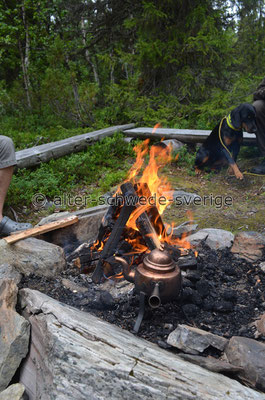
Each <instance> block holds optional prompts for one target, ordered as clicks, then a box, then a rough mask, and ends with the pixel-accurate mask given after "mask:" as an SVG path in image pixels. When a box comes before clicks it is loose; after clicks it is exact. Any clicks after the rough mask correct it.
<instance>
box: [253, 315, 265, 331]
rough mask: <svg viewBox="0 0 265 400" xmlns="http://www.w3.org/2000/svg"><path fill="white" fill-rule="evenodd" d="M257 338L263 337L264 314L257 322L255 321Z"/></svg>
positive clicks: (264, 329) (264, 328) (264, 326)
mask: <svg viewBox="0 0 265 400" xmlns="http://www.w3.org/2000/svg"><path fill="white" fill-rule="evenodd" d="M255 326H256V328H257V331H258V334H259V336H265V314H262V315H261V316H260V317H259V319H257V321H255Z"/></svg>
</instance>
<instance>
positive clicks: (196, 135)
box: [123, 128, 256, 146]
mask: <svg viewBox="0 0 265 400" xmlns="http://www.w3.org/2000/svg"><path fill="white" fill-rule="evenodd" d="M152 132H153V128H133V129H126V130H124V131H123V133H124V134H125V135H126V136H128V137H135V138H139V139H147V138H150V139H154V140H155V139H156V140H157V139H162V138H165V139H177V140H179V141H180V142H183V143H203V142H204V141H205V140H206V139H207V137H208V136H209V135H210V133H211V131H208V130H196V129H169V128H158V129H156V131H155V132H154V133H152ZM255 144H256V136H255V135H254V134H251V133H247V132H244V133H243V145H245V146H250V145H251V146H253V145H255Z"/></svg>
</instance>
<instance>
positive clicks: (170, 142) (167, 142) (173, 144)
mask: <svg viewBox="0 0 265 400" xmlns="http://www.w3.org/2000/svg"><path fill="white" fill-rule="evenodd" d="M163 143H164V144H165V145H167V146H170V147H171V149H172V152H175V151H177V150H179V149H180V148H181V147H183V146H184V143H182V142H180V141H179V140H177V139H167V140H163Z"/></svg>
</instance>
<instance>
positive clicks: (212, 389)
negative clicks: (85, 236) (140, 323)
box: [20, 289, 265, 400]
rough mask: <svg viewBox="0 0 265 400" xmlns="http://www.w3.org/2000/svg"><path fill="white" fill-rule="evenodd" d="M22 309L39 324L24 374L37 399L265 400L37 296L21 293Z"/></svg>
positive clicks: (31, 398)
mask: <svg viewBox="0 0 265 400" xmlns="http://www.w3.org/2000/svg"><path fill="white" fill-rule="evenodd" d="M20 307H21V309H22V310H23V311H22V314H23V316H24V317H25V318H26V319H28V320H29V322H30V324H31V341H30V350H29V354H28V356H27V358H26V359H25V361H24V363H23V366H22V368H21V374H20V383H22V384H23V385H24V386H25V388H26V392H27V394H28V396H29V400H35V399H39V400H47V399H56V400H72V399H78V400H88V399H93V400H99V399H115V400H124V399H135V400H136V399H141V400H149V399H153V400H177V399H181V400H191V399H196V400H217V399H220V400H221V399H223V400H249V399H251V400H264V399H265V394H264V393H260V392H257V391H255V390H253V389H250V388H248V387H246V386H243V385H242V384H241V383H239V382H238V381H236V380H234V379H230V378H228V377H226V376H224V375H221V374H217V373H214V372H210V371H208V370H206V369H203V368H201V367H199V366H198V365H195V364H191V363H189V362H187V361H185V360H183V359H181V358H180V357H178V356H177V355H175V354H173V353H172V352H169V351H165V350H163V349H161V348H159V347H158V346H156V345H155V344H153V343H150V342H147V341H146V340H144V339H140V338H138V337H137V336H134V335H132V334H131V333H130V332H127V331H125V330H123V329H120V328H119V327H116V326H114V325H110V324H109V323H107V322H105V321H102V319H99V318H96V317H95V316H93V315H91V314H89V313H87V312H82V311H79V310H76V309H74V308H72V307H69V306H67V305H65V304H62V303H60V302H58V301H57V300H54V299H52V298H50V297H48V296H46V295H45V294H43V293H40V292H38V291H36V290H31V289H22V290H20Z"/></svg>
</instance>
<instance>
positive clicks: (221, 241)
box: [201, 228, 234, 250]
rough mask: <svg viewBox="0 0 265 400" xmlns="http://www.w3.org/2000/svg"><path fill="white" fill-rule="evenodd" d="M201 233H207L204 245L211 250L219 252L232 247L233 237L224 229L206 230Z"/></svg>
mask: <svg viewBox="0 0 265 400" xmlns="http://www.w3.org/2000/svg"><path fill="white" fill-rule="evenodd" d="M201 231H202V232H206V233H208V236H207V239H206V244H207V245H208V246H209V247H210V248H211V249H213V250H221V249H225V248H228V249H230V247H232V244H233V241H234V235H233V233H232V232H229V231H225V230H224V229H215V228H206V229H202V230H201Z"/></svg>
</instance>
